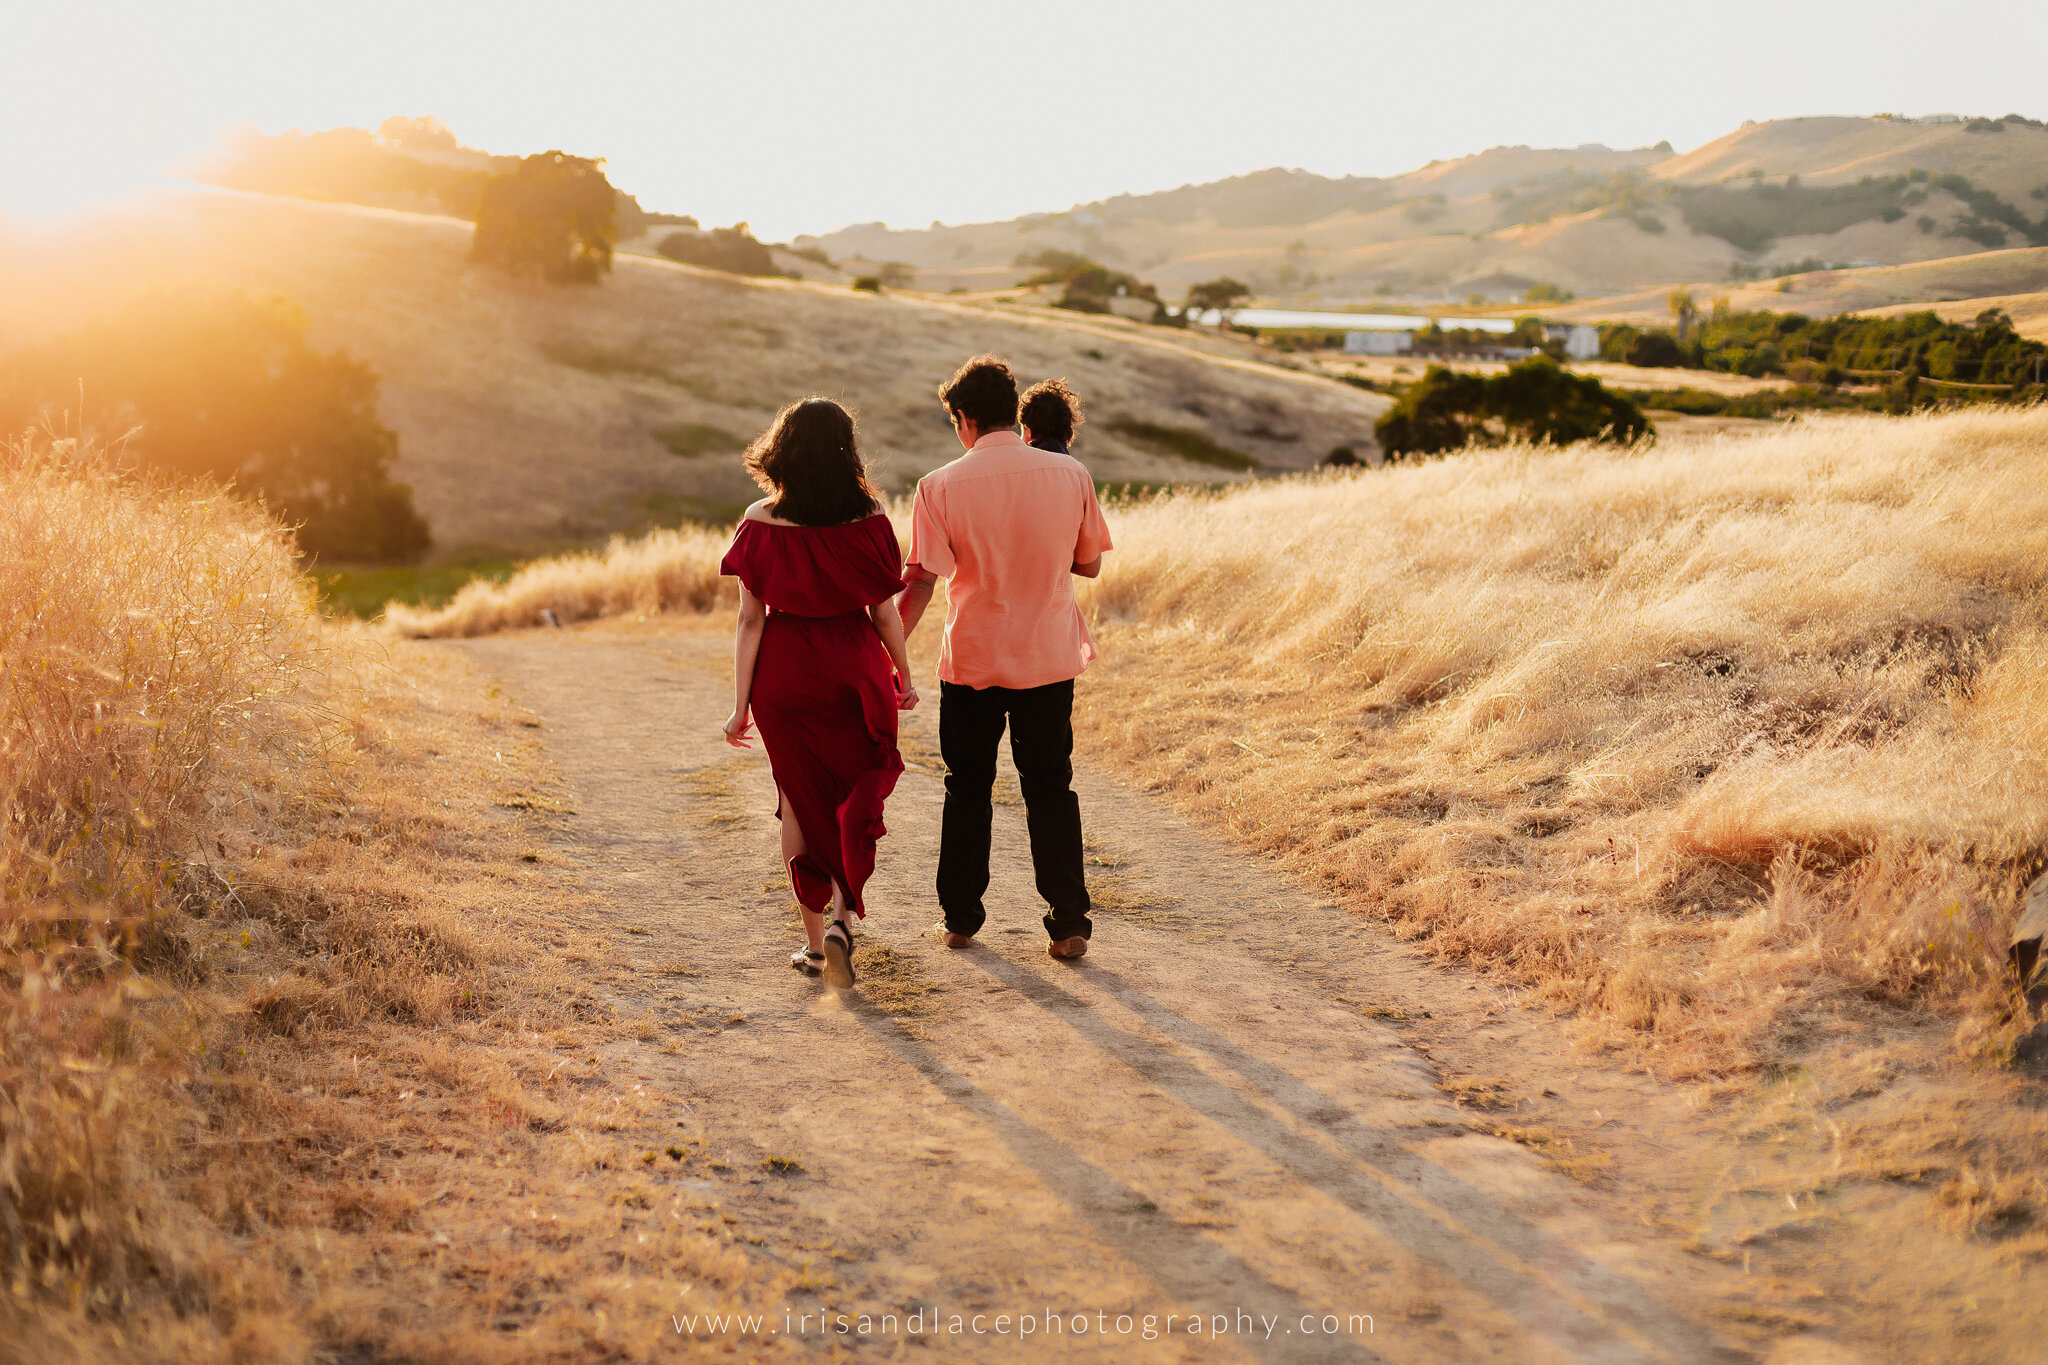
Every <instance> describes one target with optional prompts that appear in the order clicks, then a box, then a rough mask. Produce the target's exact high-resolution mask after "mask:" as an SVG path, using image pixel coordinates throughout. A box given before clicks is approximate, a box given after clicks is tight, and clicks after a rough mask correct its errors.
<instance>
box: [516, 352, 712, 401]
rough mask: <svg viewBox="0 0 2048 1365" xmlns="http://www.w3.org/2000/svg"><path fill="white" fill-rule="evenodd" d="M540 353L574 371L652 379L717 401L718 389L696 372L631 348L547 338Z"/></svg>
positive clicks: (606, 375) (702, 397) (695, 395)
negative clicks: (660, 362)
mask: <svg viewBox="0 0 2048 1365" xmlns="http://www.w3.org/2000/svg"><path fill="white" fill-rule="evenodd" d="M540 353H541V354H542V355H544V356H546V357H547V358H548V359H549V360H552V361H554V362H555V363H556V364H557V365H567V366H568V367H569V368H570V369H572V370H581V371H583V372H584V373H585V374H596V375H603V376H605V377H606V378H613V377H617V376H624V377H626V378H628V379H653V380H658V381H660V382H661V383H663V384H671V385H674V386H675V387H676V388H679V389H681V390H682V391H683V392H685V393H687V394H690V395H692V396H693V397H696V398H701V399H704V400H705V401H707V402H716V401H717V399H718V391H717V390H716V389H714V388H713V387H712V386H711V384H710V383H709V382H708V381H706V380H703V379H699V378H696V377H695V376H693V375H687V374H678V373H676V372H675V371H674V370H671V369H669V368H668V367H667V366H665V365H657V364H656V363H654V362H653V361H651V360H646V359H643V358H642V357H640V356H637V355H634V354H633V353H632V352H630V351H615V350H612V349H610V348H609V347H604V346H589V345H585V344H584V343H582V342H580V341H559V340H558V341H546V342H542V343H541V348H540Z"/></svg>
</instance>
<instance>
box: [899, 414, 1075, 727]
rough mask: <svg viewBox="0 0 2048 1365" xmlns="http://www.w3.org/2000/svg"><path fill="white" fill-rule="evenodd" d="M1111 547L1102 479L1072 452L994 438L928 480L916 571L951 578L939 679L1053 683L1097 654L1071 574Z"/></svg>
mask: <svg viewBox="0 0 2048 1365" xmlns="http://www.w3.org/2000/svg"><path fill="white" fill-rule="evenodd" d="M1109 548H1110V541H1109V526H1108V524H1107V523H1106V522H1104V521H1103V519H1102V507H1101V504H1099V503H1098V502H1096V500H1095V481H1094V479H1093V478H1091V477H1090V476H1089V473H1088V469H1087V467H1086V466H1085V465H1083V464H1082V463H1081V462H1080V461H1079V460H1076V459H1075V458H1074V457H1073V456H1071V455H1061V454H1058V453H1056V452H1054V451H1048V450H1039V449H1037V448H1036V447H1034V446H1030V445H1027V444H1025V441H1024V438H1023V437H1022V436H1019V435H1018V434H1017V433H1016V432H1014V431H992V432H990V433H989V434H988V435H986V436H983V437H982V438H981V439H980V440H978V441H976V442H975V443H974V449H972V450H970V451H968V452H967V453H966V454H964V455H962V456H961V457H960V458H959V459H957V460H955V461H953V462H952V463H951V464H949V465H946V466H944V467H943V468H940V469H935V470H933V471H932V472H931V473H929V474H927V475H925V476H924V478H922V479H920V480H919V481H918V484H917V497H916V499H915V500H914V502H913V503H912V505H911V512H910V554H909V562H910V564H911V566H912V567H917V566H922V567H923V568H924V569H925V570H926V572H928V573H931V574H934V575H936V576H938V577H940V578H944V579H947V580H948V582H947V585H946V635H945V639H944V640H943V641H942V642H941V644H940V646H939V677H940V678H942V679H943V680H945V681H946V682H950V683H960V684H963V685H965V686H967V687H1043V686H1045V685H1046V684H1048V683H1056V682H1065V681H1066V680H1067V679H1069V678H1074V677H1078V676H1079V675H1080V674H1081V673H1083V672H1084V671H1086V670H1087V667H1088V665H1089V664H1090V663H1091V662H1093V660H1094V658H1095V642H1094V641H1093V640H1092V639H1090V638H1089V635H1088V626H1087V623H1086V622H1084V621H1083V620H1082V619H1081V608H1080V606H1079V605H1078V604H1077V603H1076V602H1075V601H1074V581H1073V578H1072V576H1071V575H1072V571H1073V566H1074V565H1076V564H1086V563H1087V562H1089V561H1090V560H1092V559H1094V558H1096V557H1097V556H1099V555H1100V554H1102V552H1103V551H1105V550H1107V549H1109Z"/></svg>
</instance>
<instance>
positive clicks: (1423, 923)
mask: <svg viewBox="0 0 2048 1365" xmlns="http://www.w3.org/2000/svg"><path fill="white" fill-rule="evenodd" d="M1115 533H1116V539H1117V551H1116V553H1115V555H1114V557H1113V560H1112V564H1111V568H1110V570H1109V571H1108V572H1107V573H1105V574H1104V576H1103V578H1102V579H1101V580H1100V582H1099V583H1098V584H1096V585H1094V586H1093V587H1092V589H1091V590H1090V592H1089V604H1090V607H1091V610H1092V611H1093V612H1094V613H1095V615H1096V617H1097V619H1098V621H1099V623H1100V627H1101V633H1102V637H1103V639H1102V644H1103V653H1104V657H1105V660H1106V664H1105V666H1104V668H1103V670H1102V672H1101V674H1100V675H1098V676H1097V677H1095V678H1093V679H1091V680H1090V684H1089V686H1087V687H1086V688H1084V690H1083V694H1082V695H1083V697H1084V698H1085V702H1084V705H1085V718H1084V722H1083V728H1084V729H1085V730H1086V731H1087V732H1088V733H1089V735H1090V736H1091V737H1092V738H1093V739H1094V740H1095V742H1096V743H1097V744H1099V745H1101V746H1104V747H1107V748H1108V749H1110V750H1111V751H1113V752H1114V753H1116V754H1118V755H1119V756H1121V757H1123V758H1125V759H1127V760H1129V761H1131V762H1132V763H1134V764H1135V765H1137V767H1138V768H1139V770H1140V771H1141V772H1143V773H1144V774H1146V775H1147V776H1148V777H1149V778H1150V779H1151V780H1152V781H1153V782H1155V783H1157V784H1158V785H1160V786H1163V787H1165V788H1167V789H1170V790H1172V791H1174V792H1176V793H1179V794H1181V795H1183V796H1185V797H1186V798H1188V799H1189V800H1190V801H1191V802H1192V803H1193V804H1194V805H1195V806H1196V807H1197V808H1198V809H1200V810H1201V811H1204V812H1206V813H1208V814H1210V815H1212V816H1214V817H1215V818H1217V819H1219V820H1221V821H1222V822H1224V823H1225V824H1227V825H1228V826H1229V827H1230V828H1232V829H1233V830H1235V831H1237V832H1238V833H1240V834H1241V835H1243V836H1244V837H1246V838H1247V839H1248V840H1250V841H1251V842H1252V843H1253V844H1254V845H1255V846H1257V847H1259V848H1262V849H1265V850H1267V851H1270V852H1271V853H1273V854H1276V855H1278V856H1279V857H1281V858H1282V859H1284V860H1285V861H1287V862H1288V863H1289V864H1291V865H1293V866H1294V867H1296V868H1298V869H1300V870H1302V871H1304V872H1306V873H1309V874H1311V875H1313V876H1315V877H1317V878H1319V879H1321V880H1323V881H1324V882H1326V883H1327V884H1329V885H1331V886H1333V887H1335V888H1337V889H1339V890H1340V891H1342V892H1344V893H1346V894H1347V895H1348V896H1350V897H1352V898H1354V899H1355V900H1357V901H1358V902H1360V903H1363V904H1366V905H1368V906H1370V907H1372V908H1373V909H1375V910H1376V911H1377V912H1379V913H1381V914H1383V915H1385V916H1387V917H1388V918H1390V919H1391V920H1392V921H1394V923H1395V924H1396V925H1397V926H1398V927H1399V929H1400V931H1401V932H1403V933H1404V934H1407V935H1411V936H1413V937H1417V938H1422V939H1426V940H1428V942H1429V943H1430V944H1431V946H1432V947H1433V948H1435V949H1436V950H1437V951H1438V952H1441V953H1444V954H1446V955H1450V956H1454V957H1459V958H1464V959H1469V960H1472V961H1475V962H1478V963H1483V964H1486V965H1488V966H1491V967H1495V968H1498V969H1500V970H1502V971H1504V972H1505V973H1507V974H1508V975H1510V976H1512V977H1514V978H1516V979H1518V980H1521V981H1523V982H1526V983H1529V984H1530V985H1532V986H1534V987H1536V988H1538V989H1539V990H1541V991H1542V992H1543V993H1545V994H1546V995H1548V996H1550V997H1552V998H1554V999H1556V1000H1558V1001H1560V1002H1563V1003H1566V1004H1569V1005H1572V1006H1577V1007H1583V1008H1586V1009H1589V1010H1592V1011H1595V1012H1597V1013H1599V1014H1600V1015H1602V1016H1604V1017H1605V1018H1607V1019H1609V1020H1611V1021H1612V1022H1613V1023H1614V1024H1616V1025H1619V1026H1621V1027H1622V1028H1625V1029H1628V1030H1632V1031H1635V1032H1636V1033H1637V1034H1638V1035H1639V1036H1640V1039H1641V1041H1642V1042H1643V1043H1644V1044H1645V1045H1646V1046H1647V1047H1648V1048H1649V1049H1651V1050H1653V1051H1657V1052H1660V1053H1661V1054H1662V1056H1661V1059H1660V1062H1661V1066H1662V1067H1663V1068H1664V1069H1666V1070H1667V1071H1672V1072H1688V1071H1700V1070H1712V1069H1719V1068H1723V1067H1727V1066H1730V1065H1741V1064H1745V1063H1749V1062H1754V1061H1756V1060H1759V1059H1761V1058H1764V1057H1766V1056H1768V1055H1769V1054H1770V1053H1771V1050H1772V1047H1773V1039H1776V1038H1781V1037H1784V1036H1786V1034H1787V1033H1788V1030H1791V1026H1794V1025H1800V1026H1813V1027H1820V1026H1822V1025H1821V1021H1824V1020H1826V1019H1829V1018H1837V1019H1839V1018H1850V1017H1855V1016H1856V1015H1857V1011H1858V1010H1859V1009H1861V1008H1863V1007H1865V1006H1867V1005H1869V1003H1870V1002H1889V1003H1891V1004H1914V1005H1918V1004H1932V1005H1936V1006H1940V1007H1943V1008H1947V1009H1952V1010H1958V1011H1960V1012H1962V1013H1963V1014H1964V1016H1965V1018H1966V1031H1981V1030H1982V1029H1984V1028H1985V1027H1987V1025H1989V1024H1990V1023H1991V1022H1993V1021H1998V1020H2002V1021H2004V1022H2006V1023H2008V1024H2010V1023H2011V1022H2012V1019H2013V1013H2012V1011H2011V1009H2010V1008H2009V1007H2008V1006H2009V1003H2010V1002H2009V1001H2008V1000H2007V998H2006V995H2005V993H2004V992H2003V990H2002V988H2001V979H2002V977H2001V973H2002V965H2001V959H2002V954H2003V948H2004V931H2005V930H2006V929H2007V928H2008V927H2009V925H2010V922H2011V915H2012V914H2013V912H2014V909H2015V900H2016V896H2017V892H2018V888H2019V887H2020V886H2021V885H2023V884H2024V881H2025V879H2026V878H2027V877H2028V876H2030V875H2031V874H2032V873H2034V872H2035V871H2037V870H2038V867H2039V865H2040V864H2041V863H2042V861H2043V860H2044V858H2048V672H2044V665H2048V593H2044V584H2048V411H2044V410H2040V409H2034V410H2027V411H2018V412H2013V411H1995V410H1979V411H1970V412H1963V413H1956V414H1950V415H1943V416H1925V417H1917V418H1911V419H1904V420H1900V419H1885V418H1861V419H1858V418H1849V419H1834V420H1828V421H1814V422H1806V423H1801V424H1798V425H1796V426H1793V427H1790V428H1787V429H1786V430H1784V431H1782V432H1778V433H1775V434H1771V435H1768V436H1764V437H1759V438H1751V439H1728V438H1719V439H1704V440H1698V441H1691V442H1686V441H1679V442H1672V443H1668V444H1665V445H1661V446H1659V447H1657V448H1655V449H1652V450H1644V451H1626V452H1616V451H1611V450H1603V449H1599V448H1591V447H1574V448H1569V449H1564V450H1536V449H1519V450H1510V451H1500V452H1483V453H1473V454H1467V455H1463V456H1459V457H1456V458H1452V459H1448V460H1445V461H1442V462H1439V463H1435V464H1430V465H1425V466H1421V467H1417V468H1410V469H1401V470H1395V471H1389V472H1384V473H1363V474H1357V475H1353V476H1349V477H1345V476H1336V477H1326V478H1320V479H1310V480H1303V481H1297V482H1292V483H1288V484H1282V485H1278V486H1266V487H1261V488H1257V489H1252V490H1247V491H1244V492H1239V493H1234V494H1231V495H1229V496H1224V497H1213V498H1212V497H1199V496H1187V497H1175V498H1167V499H1162V500H1159V501H1155V502H1152V503H1150V504H1148V505H1144V506H1140V507H1136V508H1132V509H1129V510H1127V511H1125V512H1124V513H1123V515H1121V516H1120V517H1119V518H1117V519H1116V522H1115ZM1843 1011H1847V1013H1846V1014H1843V1013H1842V1012H1843Z"/></svg>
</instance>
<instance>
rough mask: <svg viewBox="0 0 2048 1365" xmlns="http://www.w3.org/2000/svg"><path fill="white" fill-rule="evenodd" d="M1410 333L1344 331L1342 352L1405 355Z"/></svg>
mask: <svg viewBox="0 0 2048 1365" xmlns="http://www.w3.org/2000/svg"><path fill="white" fill-rule="evenodd" d="M1411 335H1412V334H1411V333H1409V332H1406V331H1400V332H1346V333H1345V334H1344V354H1346V355H1407V354H1408V351H1409V346H1408V343H1409V340H1410V338H1411Z"/></svg>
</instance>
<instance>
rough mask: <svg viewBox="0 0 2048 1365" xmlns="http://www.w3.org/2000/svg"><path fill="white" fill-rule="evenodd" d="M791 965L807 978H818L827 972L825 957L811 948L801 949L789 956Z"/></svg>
mask: <svg viewBox="0 0 2048 1365" xmlns="http://www.w3.org/2000/svg"><path fill="white" fill-rule="evenodd" d="M789 965H790V966H792V967H794V968H796V969H797V970H798V971H800V972H802V973H803V974H804V975H805V976H817V975H818V974H819V973H821V972H823V971H824V970H825V955H824V954H823V953H814V952H812V951H811V950H810V949H809V948H799V949H797V950H796V951H795V952H793V953H791V954H790V955H789Z"/></svg>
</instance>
